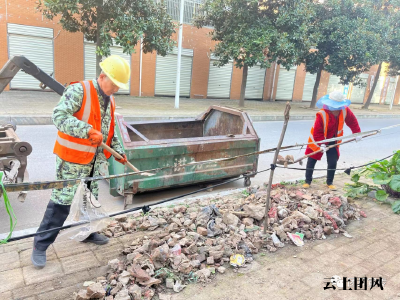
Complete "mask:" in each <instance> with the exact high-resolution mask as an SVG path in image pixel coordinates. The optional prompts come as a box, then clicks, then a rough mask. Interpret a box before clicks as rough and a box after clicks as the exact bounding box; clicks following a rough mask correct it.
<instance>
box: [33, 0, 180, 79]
mask: <svg viewBox="0 0 400 300" xmlns="http://www.w3.org/2000/svg"><path fill="white" fill-rule="evenodd" d="M157 2H158V1H157ZM157 2H156V1H153V0H40V1H39V7H38V8H39V10H40V11H41V12H42V13H43V15H44V16H45V17H46V18H48V19H50V20H53V19H54V18H59V22H60V24H61V26H62V27H63V29H64V30H67V31H69V32H82V33H83V34H84V37H85V38H86V39H87V40H88V41H92V42H94V43H96V45H97V52H96V53H97V74H98V73H99V67H98V62H99V61H100V59H101V57H105V56H108V55H110V47H111V46H112V45H113V39H114V42H115V44H116V45H120V46H122V49H123V51H124V53H127V54H131V53H132V52H134V47H135V46H136V44H137V43H138V42H139V41H140V39H141V38H143V44H142V48H143V52H144V53H147V52H152V51H154V50H155V51H157V53H158V54H160V55H166V54H167V52H168V51H169V50H171V49H172V46H173V43H174V42H173V40H172V39H171V36H172V34H173V33H174V32H175V25H174V24H173V23H172V20H171V17H170V16H169V15H168V14H167V11H166V9H165V6H164V5H163V4H162V3H161V2H159V3H157Z"/></svg>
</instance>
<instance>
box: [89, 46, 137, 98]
mask: <svg viewBox="0 0 400 300" xmlns="http://www.w3.org/2000/svg"><path fill="white" fill-rule="evenodd" d="M110 51H111V55H119V56H121V57H122V58H123V59H125V60H126V61H127V62H128V64H129V66H130V65H131V56H130V55H128V54H125V53H124V52H123V51H122V47H119V46H112V47H110ZM84 52H85V55H84V56H85V80H91V79H95V78H96V45H95V44H94V43H93V42H89V41H85V49H84ZM130 82H131V81H130V80H129V87H130ZM129 93H130V88H129V89H128V90H125V89H120V90H119V91H118V93H117V94H129Z"/></svg>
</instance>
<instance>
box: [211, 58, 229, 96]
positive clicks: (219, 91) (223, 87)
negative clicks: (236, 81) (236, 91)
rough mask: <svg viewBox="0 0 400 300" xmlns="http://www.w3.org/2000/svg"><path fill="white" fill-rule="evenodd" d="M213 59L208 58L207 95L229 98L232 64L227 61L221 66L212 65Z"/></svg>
mask: <svg viewBox="0 0 400 300" xmlns="http://www.w3.org/2000/svg"><path fill="white" fill-rule="evenodd" d="M214 61H215V60H214V59H212V58H211V59H210V71H209V74H208V88H207V97H208V98H229V97H230V94H231V80H232V70H233V64H232V63H228V64H226V65H225V66H223V67H216V66H214V65H213V63H214Z"/></svg>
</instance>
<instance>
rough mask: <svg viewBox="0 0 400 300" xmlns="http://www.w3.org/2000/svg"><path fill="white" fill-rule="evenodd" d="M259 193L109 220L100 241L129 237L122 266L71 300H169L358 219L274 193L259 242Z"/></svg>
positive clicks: (342, 202)
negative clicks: (104, 237) (230, 270)
mask: <svg viewBox="0 0 400 300" xmlns="http://www.w3.org/2000/svg"><path fill="white" fill-rule="evenodd" d="M266 195H267V191H266V188H265V187H262V188H259V187H257V186H256V187H249V188H248V189H247V191H244V192H243V193H238V194H235V195H230V196H224V197H216V198H209V199H204V200H196V201H189V202H187V204H183V205H177V206H168V207H159V208H155V209H154V210H152V211H150V212H149V213H147V214H143V213H135V214H132V215H128V216H123V217H118V218H115V219H114V220H113V221H112V222H111V223H110V224H109V226H108V227H107V228H106V229H104V231H103V233H104V234H105V235H107V236H109V237H118V236H121V235H126V234H132V233H134V232H137V231H145V232H148V234H146V235H143V234H142V235H141V236H143V237H142V238H135V234H132V242H131V244H130V246H128V247H126V248H125V249H123V254H124V256H123V257H124V259H117V258H116V259H113V260H110V261H109V263H108V265H109V271H108V273H107V274H104V275H105V277H99V278H97V282H91V284H86V285H89V286H87V287H86V288H85V289H82V290H80V291H79V292H78V293H76V295H75V299H77V300H83V299H106V300H111V299H116V300H131V299H152V298H153V297H154V298H153V299H161V300H162V299H170V298H171V295H170V294H171V293H174V292H180V291H181V290H182V289H183V288H184V287H185V286H186V285H187V284H188V283H190V282H208V281H210V280H212V278H213V277H214V276H216V274H218V273H224V272H225V270H226V268H228V267H230V268H235V270H236V269H237V268H241V267H246V265H247V264H249V263H251V261H252V260H253V255H254V254H256V253H258V252H260V251H270V252H274V251H276V250H277V249H278V248H281V247H284V246H285V243H286V244H287V243H294V244H296V245H297V246H301V245H302V244H304V241H306V240H314V239H324V238H326V235H330V234H333V233H336V234H339V233H343V234H344V235H345V236H347V237H351V236H350V235H349V234H348V233H347V232H346V231H345V227H346V224H347V223H348V222H349V221H350V220H357V219H359V218H360V217H366V215H365V213H364V212H363V211H361V210H360V208H359V207H357V205H355V204H350V203H349V202H348V201H347V199H346V198H345V197H343V196H337V195H333V194H329V193H327V192H323V191H316V192H315V191H314V192H311V191H310V190H303V189H299V188H298V187H295V186H287V187H285V186H282V185H280V184H278V185H274V186H273V190H272V192H271V209H270V210H269V213H268V221H269V222H268V223H269V224H268V228H267V234H265V235H264V234H263V224H264V212H265V203H266Z"/></svg>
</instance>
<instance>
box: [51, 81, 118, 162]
mask: <svg viewBox="0 0 400 300" xmlns="http://www.w3.org/2000/svg"><path fill="white" fill-rule="evenodd" d="M93 84H94V86H95V88H96V90H97V96H98V98H99V102H100V111H101V119H102V123H101V133H102V134H103V142H104V143H105V142H106V141H107V136H108V131H109V128H110V122H111V105H110V104H108V106H107V109H106V110H105V109H104V98H103V96H102V94H101V92H100V88H99V85H98V83H97V80H96V79H94V80H93ZM82 101H83V87H82V85H81V84H80V83H76V84H72V85H70V86H69V87H67V88H66V89H65V91H64V94H63V95H62V96H61V99H60V102H59V103H58V104H57V106H56V107H55V108H54V110H53V117H52V119H53V123H54V125H55V126H56V127H57V129H58V130H60V131H61V132H63V133H65V134H68V135H70V136H73V137H77V138H81V139H86V138H88V132H89V130H90V129H91V128H92V126H91V125H89V124H88V123H85V122H83V121H80V120H78V119H77V118H75V117H74V116H73V114H74V113H76V112H77V111H78V110H79V109H80V108H81V106H82ZM111 148H113V149H114V150H115V151H117V152H118V153H119V154H124V150H123V149H122V146H121V143H120V142H119V140H118V138H117V136H116V134H114V137H113V139H112V141H111ZM97 156H98V157H97V159H101V160H105V159H106V158H105V155H104V154H103V150H102V148H101V147H99V148H98V149H97Z"/></svg>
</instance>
